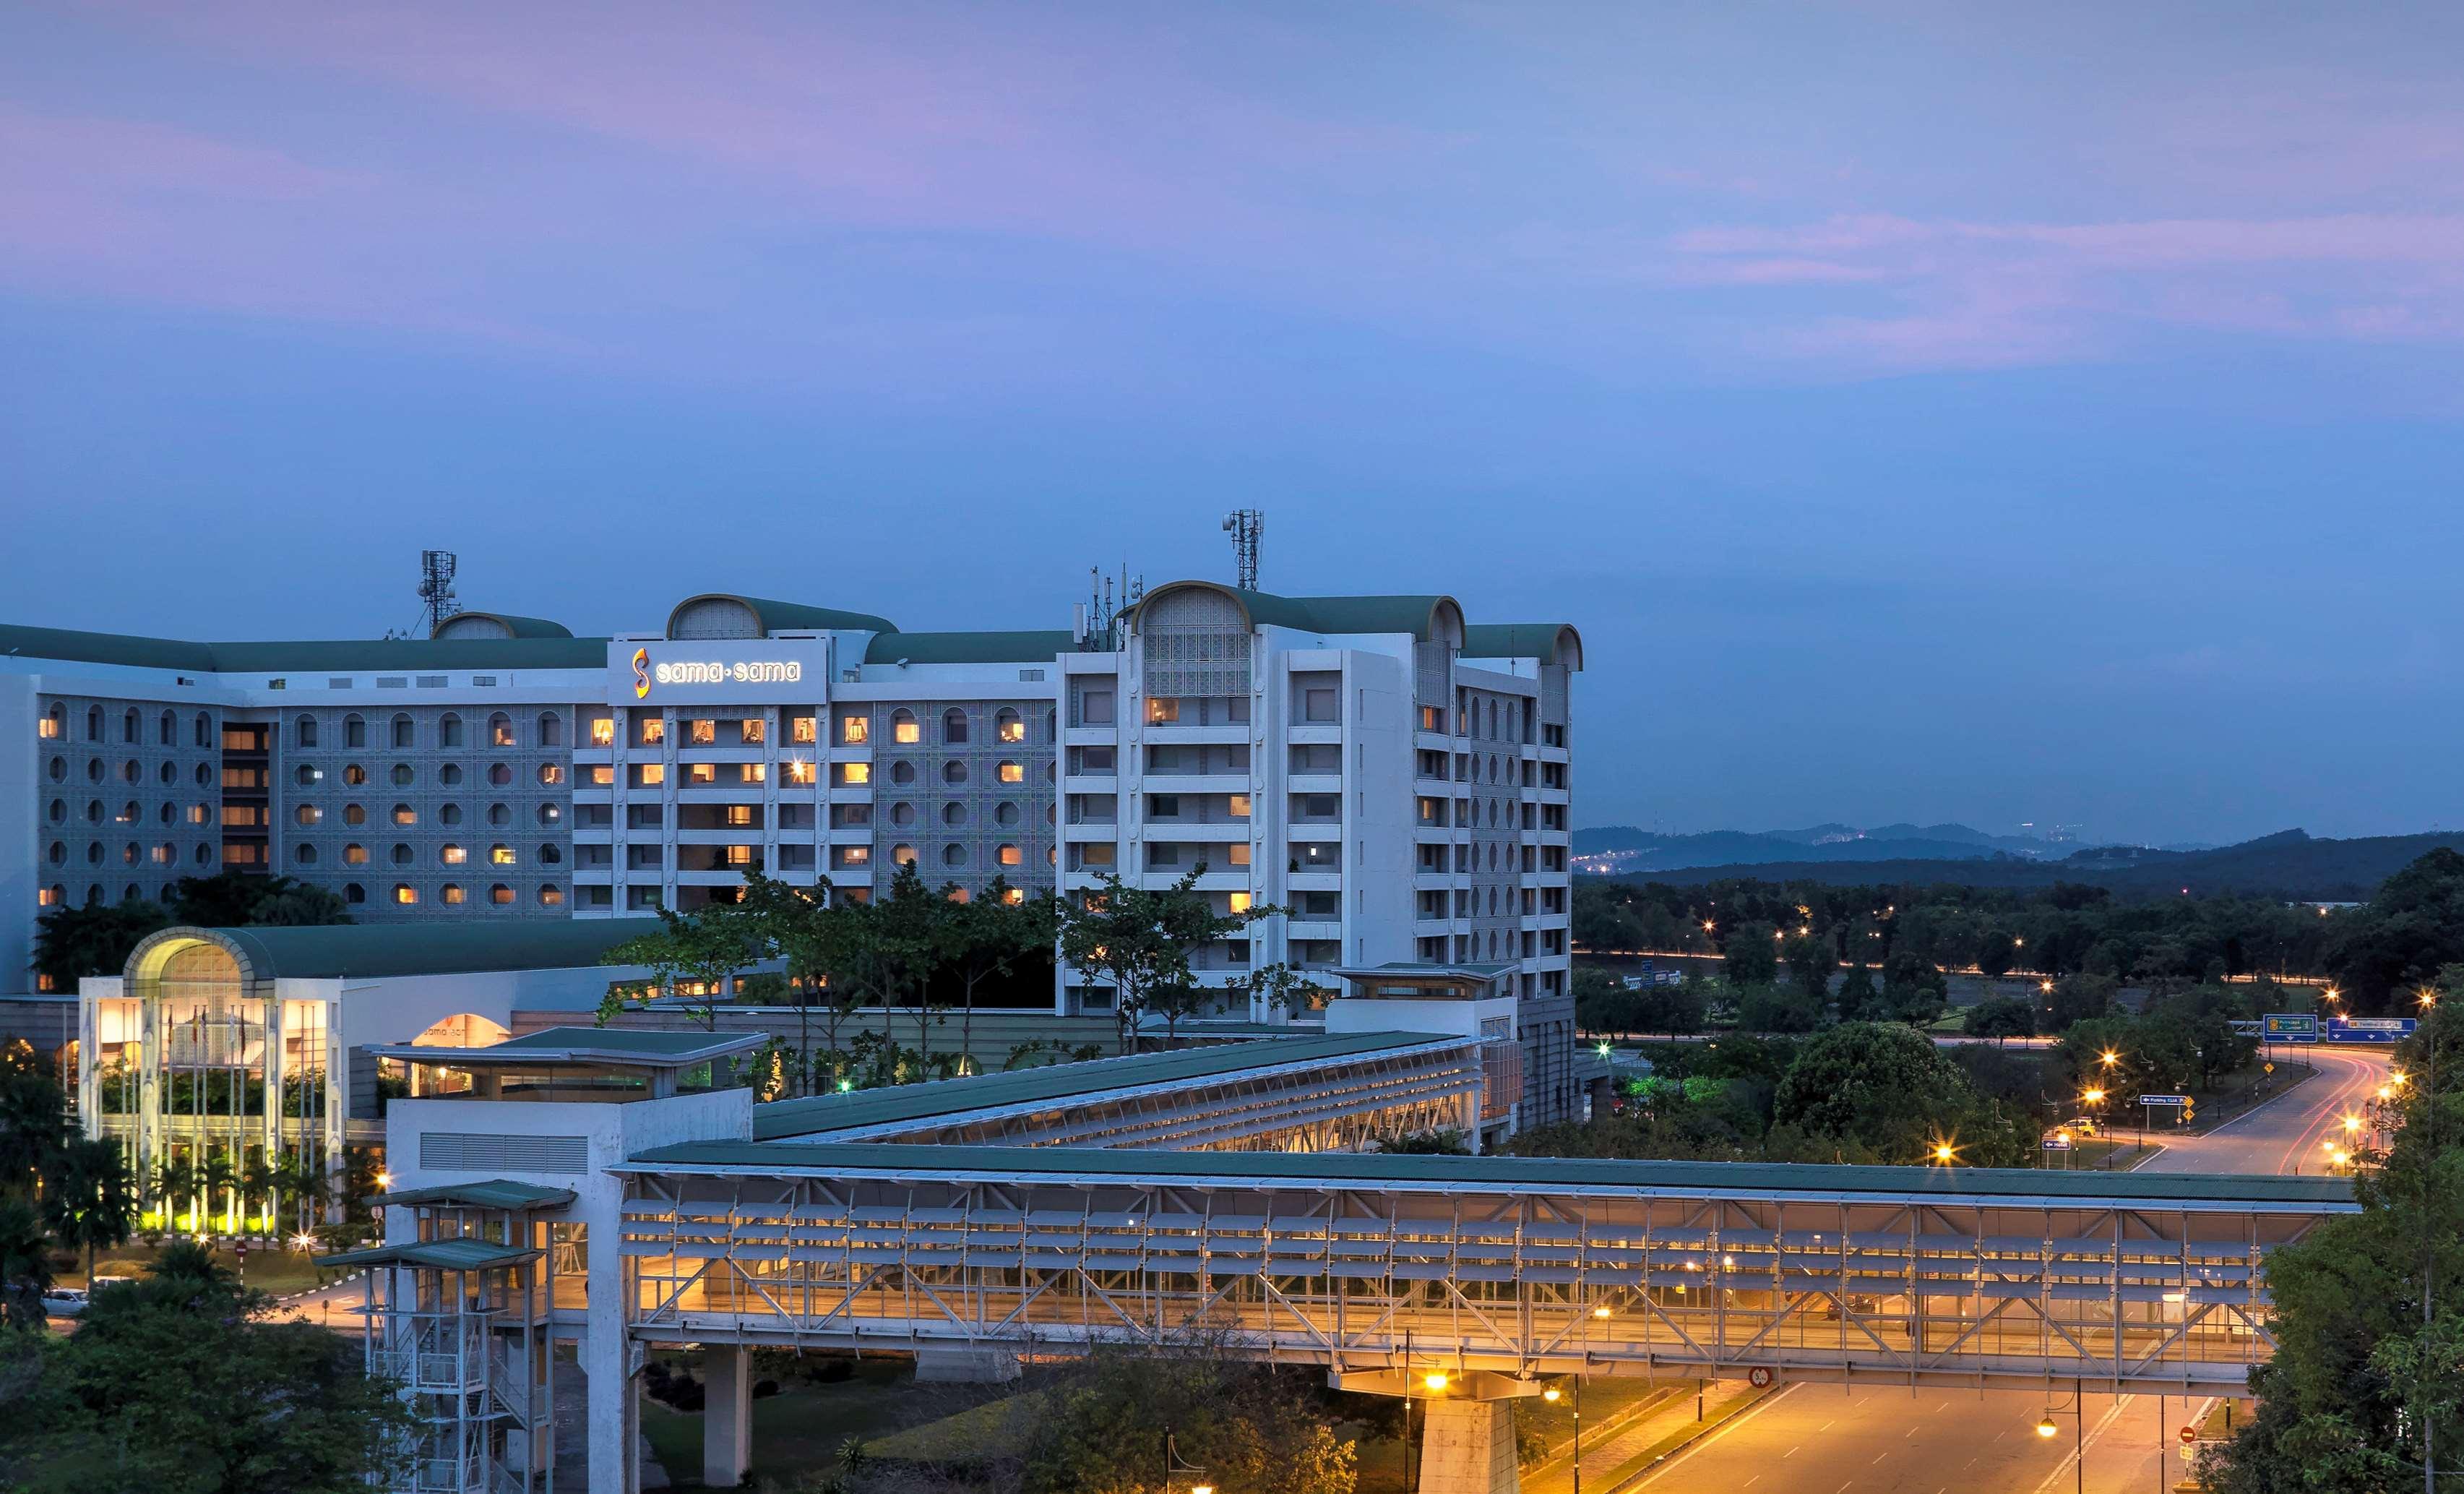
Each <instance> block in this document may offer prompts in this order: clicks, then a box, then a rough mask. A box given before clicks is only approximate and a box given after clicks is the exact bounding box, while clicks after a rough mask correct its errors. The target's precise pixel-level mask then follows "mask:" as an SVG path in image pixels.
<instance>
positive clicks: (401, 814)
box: [393, 804, 419, 825]
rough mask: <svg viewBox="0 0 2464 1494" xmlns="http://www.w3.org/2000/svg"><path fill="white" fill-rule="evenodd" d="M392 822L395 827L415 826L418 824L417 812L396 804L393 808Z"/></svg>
mask: <svg viewBox="0 0 2464 1494" xmlns="http://www.w3.org/2000/svg"><path fill="white" fill-rule="evenodd" d="M393 822H394V823H395V824H397V825H416V824H418V823H419V811H417V810H415V809H412V808H411V807H410V806H409V805H407V804H397V805H395V806H394V807H393Z"/></svg>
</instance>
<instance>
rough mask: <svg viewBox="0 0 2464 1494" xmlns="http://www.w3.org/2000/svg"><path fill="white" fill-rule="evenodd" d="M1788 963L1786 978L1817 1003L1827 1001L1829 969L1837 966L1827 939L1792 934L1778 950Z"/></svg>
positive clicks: (1830, 970)
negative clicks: (1781, 948) (1787, 976)
mask: <svg viewBox="0 0 2464 1494" xmlns="http://www.w3.org/2000/svg"><path fill="white" fill-rule="evenodd" d="M1782 953H1783V956H1784V958H1785V959H1786V961H1787V963H1788V974H1789V979H1791V980H1793V981H1795V982H1796V984H1797V986H1798V987H1799V988H1800V989H1802V990H1803V991H1804V992H1805V993H1806V994H1807V995H1809V996H1812V997H1813V998H1814V999H1815V1002H1816V1003H1817V1004H1826V1003H1828V1002H1829V1001H1830V1000H1831V972H1832V971H1833V970H1837V969H1838V968H1839V958H1838V956H1837V955H1835V954H1833V953H1832V952H1831V941H1830V940H1828V939H1826V938H1824V937H1823V936H1821V935H1819V934H1802V933H1801V934H1796V935H1794V936H1793V937H1791V938H1790V939H1789V940H1788V941H1787V943H1786V945H1785V946H1784V947H1783V950H1782Z"/></svg>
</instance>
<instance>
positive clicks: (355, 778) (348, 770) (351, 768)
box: [342, 763, 368, 789]
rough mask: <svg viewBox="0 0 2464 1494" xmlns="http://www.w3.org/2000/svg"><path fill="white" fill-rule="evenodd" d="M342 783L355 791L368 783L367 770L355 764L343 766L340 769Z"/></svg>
mask: <svg viewBox="0 0 2464 1494" xmlns="http://www.w3.org/2000/svg"><path fill="white" fill-rule="evenodd" d="M342 781H343V782H344V783H346V784H349V785H350V786H351V787H352V788H354V789H356V788H358V787H359V786H360V785H362V784H363V783H365V782H367V781H368V770H367V769H364V768H362V767H361V766H360V765H359V764H357V763H349V764H345V765H344V766H343V769H342Z"/></svg>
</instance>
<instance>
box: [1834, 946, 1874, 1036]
mask: <svg viewBox="0 0 2464 1494" xmlns="http://www.w3.org/2000/svg"><path fill="white" fill-rule="evenodd" d="M1881 994H1882V992H1881V988H1879V987H1877V986H1876V985H1875V984H1874V972H1873V971H1872V970H1869V969H1867V968H1866V966H1865V964H1864V963H1863V962H1862V961H1858V960H1852V961H1850V962H1849V965H1848V973H1847V974H1845V975H1842V976H1841V977H1839V992H1838V997H1837V999H1838V1002H1839V1015H1840V1018H1841V1019H1842V1020H1844V1021H1856V1020H1858V1019H1859V1016H1860V1015H1861V1014H1863V1013H1865V1012H1867V1011H1869V1010H1871V1009H1872V1007H1873V1004H1874V1003H1875V1002H1876V1001H1878V1000H1880V999H1881Z"/></svg>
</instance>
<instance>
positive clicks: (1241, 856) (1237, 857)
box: [1223, 840, 1249, 866]
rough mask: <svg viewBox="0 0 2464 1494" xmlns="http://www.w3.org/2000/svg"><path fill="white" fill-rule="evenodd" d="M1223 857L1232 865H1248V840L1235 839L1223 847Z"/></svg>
mask: <svg viewBox="0 0 2464 1494" xmlns="http://www.w3.org/2000/svg"><path fill="white" fill-rule="evenodd" d="M1223 859H1224V860H1226V861H1228V862H1230V863H1231V864H1232V865H1234V866H1246V865H1248V864H1249V842H1248V841H1246V840H1235V841H1233V842H1232V843H1231V844H1229V845H1227V846H1225V847H1224V848H1223Z"/></svg>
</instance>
